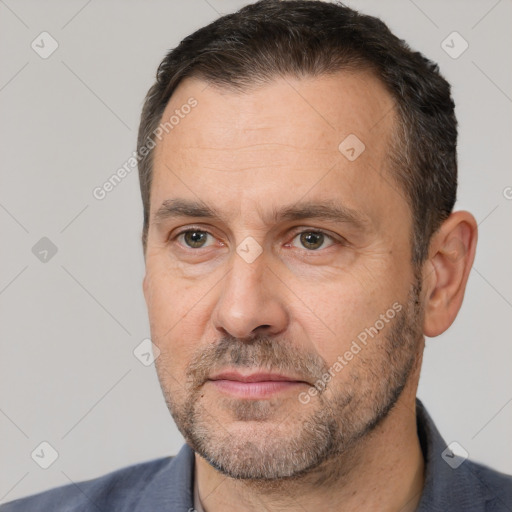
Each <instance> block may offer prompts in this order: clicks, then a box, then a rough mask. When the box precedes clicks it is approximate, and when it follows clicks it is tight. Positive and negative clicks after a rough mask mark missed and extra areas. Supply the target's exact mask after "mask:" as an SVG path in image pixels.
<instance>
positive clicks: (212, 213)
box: [153, 198, 371, 231]
mask: <svg viewBox="0 0 512 512" xmlns="http://www.w3.org/2000/svg"><path fill="white" fill-rule="evenodd" d="M181 217H191V218H192V217H195V218H205V219H211V220H216V221H221V222H222V221H223V220H224V219H223V217H222V215H221V214H220V213H219V212H218V211H217V210H215V208H213V207H211V206H208V205H207V204H205V203H203V202H201V201H195V200H189V199H181V198H176V199H166V200H165V201H164V202H163V203H162V205H161V206H160V207H159V208H158V210H157V211H156V212H155V213H154V215H153V222H155V224H160V223H162V222H164V221H166V220H169V219H173V218H181ZM262 217H263V218H264V220H265V221H266V223H267V224H271V223H278V222H283V221H294V220H304V219H318V220H326V221H332V222H340V223H346V224H352V225H353V226H354V227H356V228H358V229H360V230H362V231H363V230H366V228H368V226H369V225H370V224H371V221H370V219H369V218H368V217H367V216H366V215H364V214H363V213H362V212H360V211H358V210H354V209H352V208H349V207H347V206H345V205H343V204H341V203H339V202H337V201H333V200H328V201H324V202H321V203H320V202H314V201H300V202H297V203H294V204H291V205H287V206H283V207H281V208H279V209H273V210H272V211H271V213H270V215H268V216H264V215H262Z"/></svg>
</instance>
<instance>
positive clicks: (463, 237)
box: [423, 211, 478, 337]
mask: <svg viewBox="0 0 512 512" xmlns="http://www.w3.org/2000/svg"><path fill="white" fill-rule="evenodd" d="M477 238H478V227H477V223H476V220H475V218H474V217H473V215H471V213H469V212H466V211H460V212H454V213H452V214H451V215H450V216H449V217H448V218H447V219H446V220H445V221H444V222H443V224H442V225H441V227H440V228H439V230H438V231H437V232H436V233H435V234H434V235H433V237H432V240H431V242H430V249H429V256H428V261H427V262H426V263H425V265H424V268H423V280H424V289H425V296H424V304H425V318H424V324H423V332H424V334H425V335H426V336H429V337H434V336H439V334H441V333H443V332H444V331H446V329H448V327H450V325H451V324H452V323H453V321H454V320H455V317H456V316H457V313H458V312H459V309H460V307H461V305H462V300H463V298H464V292H465V290H466V284H467V281H468V277H469V272H470V271H471V266H472V265H473V260H474V259H475V251H476V243H477Z"/></svg>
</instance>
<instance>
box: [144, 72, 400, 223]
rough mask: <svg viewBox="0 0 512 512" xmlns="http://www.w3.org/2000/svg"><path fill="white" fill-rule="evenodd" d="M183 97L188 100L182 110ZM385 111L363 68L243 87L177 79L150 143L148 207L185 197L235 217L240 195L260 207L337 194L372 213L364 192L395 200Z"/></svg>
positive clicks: (390, 118)
mask: <svg viewBox="0 0 512 512" xmlns="http://www.w3.org/2000/svg"><path fill="white" fill-rule="evenodd" d="M191 100H193V101H195V102H197V103H196V106H194V108H193V109H190V108H188V107H185V108H184V106H185V105H188V104H190V103H191ZM394 112H395V110H394V103H393V100H392V98H391V96H390V94H389V93H388V92H387V90H386V89H385V87H384V85H383V84H382V83H381V82H380V80H378V79H377V78H376V77H375V76H374V75H373V74H372V73H371V72H369V71H350V72H349V71H342V72H339V73H336V74H332V75H328V76H320V77H308V78H302V79H297V78H292V77H282V78H276V79H275V80H274V81H272V82H271V83H268V84H265V85H263V86H259V87H257V88H254V89H252V90H249V91H245V92H234V91H232V90H228V89H223V88H220V87H216V86H213V85H211V84H210V85H208V84H207V83H205V82H204V81H201V80H198V79H186V80H184V81H183V82H182V83H181V84H180V85H179V87H178V88H177V89H176V91H175V92H174V94H173V96H172V98H171V100H170V101H169V104H168V105H167V107H166V109H165V112H164V114H163V116H162V119H161V122H162V123H165V122H166V121H168V120H169V119H171V117H172V116H174V122H173V123H172V124H173V126H172V129H170V130H169V132H168V133H167V134H165V135H164V136H163V138H162V140H161V141H160V142H159V143H158V144H157V147H156V148H155V150H154V167H153V173H154V174H153V186H152V191H151V208H152V210H155V209H157V208H158V207H159V206H160V204H161V203H162V202H163V201H165V200H166V199H168V198H169V197H170V196H171V197H172V196H173V195H180V196H183V195H187V196H189V197H193V196H196V197H195V199H197V198H199V199H200V200H203V201H205V202H209V201H210V202H211V200H214V201H215V202H216V205H217V206H219V205H222V204H223V203H224V204H225V206H226V208H229V207H232V211H233V213H235V212H236V213H238V214H240V212H241V210H243V208H242V204H241V199H242V198H244V200H245V201H246V202H247V201H249V203H252V204H253V205H254V204H258V206H259V207H260V209H261V207H263V205H264V203H265V202H268V203H269V205H270V203H273V206H272V207H275V204H276V203H279V202H281V201H282V202H287V203H289V202H290V201H293V200H298V199H300V197H302V196H304V195H305V194H307V195H308V196H309V197H308V198H309V199H313V198H315V196H316V198H317V199H318V198H319V197H320V198H321V197H322V196H325V195H326V194H330V196H331V197H330V199H333V198H334V197H333V196H337V195H338V192H339V193H340V194H341V195H342V196H344V200H345V202H346V203H349V204H350V203H352V205H353V206H354V207H356V206H357V205H358V203H359V207H363V205H364V203H366V207H365V208H366V209H367V210H368V213H370V214H371V213H372V212H371V211H370V210H372V208H373V209H374V210H376V211H374V212H373V214H374V215H379V214H382V211H380V212H379V211H377V210H378V208H376V207H377V203H375V202H373V203H372V204H368V203H369V201H368V197H369V196H371V195H376V194H379V193H381V194H382V193H384V194H385V195H386V194H387V195H388V196H389V197H388V199H389V198H391V199H393V200H394V201H396V198H395V197H392V196H393V195H396V194H397V187H396V184H395V183H393V182H392V179H391V178H390V177H389V176H387V177H386V178H384V179H383V176H384V171H386V172H387V169H386V167H387V155H388V151H389V148H390V135H391V133H392V130H393V126H394V122H395V119H394ZM178 118H179V120H178ZM347 150H348V153H347ZM361 151H362V152H361ZM354 153H355V156H356V158H355V159H353V156H354ZM358 155H359V156H358ZM331 171H333V172H331ZM387 189H390V190H387ZM283 194H286V196H287V197H286V198H284V197H283ZM399 196H400V198H401V195H400V194H399ZM285 199H286V201H285ZM388 202H389V201H388ZM384 206H385V205H384ZM363 209H364V208H363Z"/></svg>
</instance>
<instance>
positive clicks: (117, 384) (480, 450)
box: [0, 0, 512, 502]
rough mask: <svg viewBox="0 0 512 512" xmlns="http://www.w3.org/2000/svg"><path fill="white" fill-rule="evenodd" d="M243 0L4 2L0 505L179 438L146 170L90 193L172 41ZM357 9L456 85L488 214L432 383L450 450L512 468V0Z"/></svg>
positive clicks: (0, 0)
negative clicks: (448, 47)
mask: <svg viewBox="0 0 512 512" xmlns="http://www.w3.org/2000/svg"><path fill="white" fill-rule="evenodd" d="M245 3H246V2H243V1H222V0H209V1H206V0H194V1H187V2H172V1H165V2H164V1H151V2H142V1H141V0H139V1H123V2H121V1H103V2H101V1H99V0H92V1H86V0H80V1H78V0H77V1H66V2H64V1H47V2H38V1H27V0H18V1H15V0H0V63H1V75H0V130H1V141H2V145H1V166H2V185H1V188H0V224H1V234H2V235H1V236H2V249H1V252H0V254H1V256H2V260H1V265H0V312H1V322H0V329H1V332H0V340H1V344H2V345H1V357H0V376H1V387H0V433H1V442H0V446H1V453H0V460H1V461H2V463H1V470H0V502H5V501H10V500H12V499H14V498H17V497H19V496H24V495H26V494H29V493H33V492H36V491H40V490H43V489H46V488H49V487H52V486H57V485H61V484H67V483H69V482H70V481H74V482H76V481H79V480H83V479H88V478H93V477H96V476H99V475H101V474H104V473H106V472H108V471H111V470H114V469H116V468H119V467H122V466H125V465H128V464H131V463H135V462H138V461H143V460H148V459H151V458H155V457H159V456H164V455H168V454H174V453H176V452H177V451H178V450H179V448H180V446H181V444H182V438H181V436H180V434H179V433H178V431H177V429H176V427H175V426H174V423H173V421H172V419H171V417H170V414H169V413H168V411H167V409H166V406H165V404H164V401H163V398H162V395H161V391H160V387H159V385H158V381H157V378H156V374H155V370H154V366H152V365H151V366H147V367H146V366H144V365H143V364H142V363H141V362H140V361H139V360H138V359H137V358H136V357H134V355H133V350H134V348H135V347H136V346H137V345H138V344H139V343H140V342H141V340H143V339H144V338H147V337H149V326H148V321H147V315H146V310H145V303H144V299H143V295H142V290H141V281H142V277H143V256H142V250H141V245H140V242H139V239H140V232H141V222H142V206H141V201H140V196H139V190H138V179H137V175H136V173H135V172H132V173H131V174H130V175H128V176H127V177H126V179H125V180H124V181H123V182H122V183H121V184H120V185H118V186H117V187H116V189H115V190H114V191H112V192H111V193H110V194H108V195H107V197H106V198H105V199H104V200H103V201H98V200H96V199H95V198H94V197H93V195H92V190H93V188H94V187H97V186H101V184H102V183H103V182H104V181H105V180H107V179H108V178H109V176H111V174H112V173H114V172H115V171H116V170H117V169H118V168H119V167H120V166H121V165H122V164H123V163H124V162H126V160H127V159H128V158H129V157H130V156H131V154H132V151H134V149H135V140H136V131H137V125H138V120H139V115H140V109H141V106H142V101H143V98H144V95H145V93H146V91H147V89H148V88H149V86H150V85H151V83H152V81H153V77H154V73H155V71H156V67H157V65H158V63H159V62H160V60H161V58H162V57H163V55H164V53H165V52H166V51H167V50H168V49H169V48H171V47H173V46H175V45H177V44H178V42H179V41H180V40H181V39H182V38H183V37H184V36H186V35H187V34H189V33H190V32H192V31H193V30H195V29H197V28H199V27H201V26H203V25H204V24H206V23H208V22H210V21H212V20H214V19H215V18H216V17H218V15H219V13H227V12H230V11H233V10H235V9H237V8H239V7H241V6H242V5H244V4H245ZM349 5H350V6H353V7H355V8H359V9H360V10H362V11H363V12H367V13H369V14H373V15H377V16H379V17H381V18H382V19H383V20H384V21H386V22H387V23H388V24H389V26H390V28H391V29H392V30H393V31H395V33H396V34H397V35H399V36H400V37H401V38H404V39H406V40H407V41H408V42H409V43H410V44H411V45H412V46H413V47H414V48H416V49H418V50H420V51H422V52H424V53H425V54H426V55H427V56H428V57H429V58H431V59H433V60H435V61H436V62H438V63H439V65H440V68H441V71H442V72H443V74H444V75H445V76H446V78H447V79H448V80H449V81H450V82H451V83H452V84H453V92H454V97H455V101H456V104H457V115H458V119H459V123H460V140H459V143H460V144H459V150H460V152H459V161H460V188H459V201H458V203H457V208H458V209H462V208H464V209H469V210H470V211H472V212H473V214H474V215H475V217H476V219H477V221H478V222H479V225H480V240H479V246H478V251H477V257H476V262H475V266H474V269H473V270H472V272H471V275H470V278H469V284H468V289H467V295H466V299H465V302H464V305H463V307H462V310H461V312H460V314H459V316H458V318H457V320H456V321H455V324H454V325H453V326H452V328H451V329H450V330H449V331H448V332H447V333H445V334H444V335H442V336H440V337H438V338H435V339H429V340H427V348H426V353H425V361H424V369H423V375H422V378H421V382H420V391H419V396H420V397H421V398H422V399H423V401H424V403H425V404H426V406H427V408H428V409H429V411H430V412H431V414H432V415H433V417H434V419H435V420H436V422H437V424H438V427H439V428H440V430H441V432H442V434H443V435H444V437H445V439H446V441H447V442H448V443H450V442H451V441H457V442H458V443H459V444H460V445H461V446H463V447H464V448H465V449H466V450H467V451H468V452H469V454H470V457H471V458H473V459H475V460H478V461H482V462H484V463H486V464H489V465H492V466H494V467H496V468H498V469H500V470H502V471H506V472H509V473H512V443H511V437H510V434H509V433H510V432H511V431H512V428H511V427H512V403H511V402H512V372H511V370H510V363H511V361H512V344H511V343H510V341H511V339H510V319H511V318H512V315H511V313H512V272H511V270H510V262H511V261H512V243H511V238H510V233H511V232H512V231H511V229H510V228H511V224H512V222H511V221H512V216H511V211H512V200H510V199H507V198H506V197H505V196H506V195H508V197H509V198H510V197H511V196H512V189H510V188H509V189H507V187H511V186H512V176H511V173H510V163H511V156H510V145H511V141H512V116H511V110H512V99H511V97H512V72H511V67H510V56H511V55H510V54H511V49H512V31H511V30H510V20H511V15H512V3H511V2H510V1H507V0H501V1H496V0H481V1H471V2H469V1H451V2H446V1H428V2H427V1H426V0H415V1H414V2H413V1H412V0H411V1H409V0H403V1H402V0H401V1H398V0H397V1H388V2H377V1H373V2H370V1H359V0H357V1H351V2H349ZM43 31H47V32H49V33H50V34H51V35H52V37H53V38H55V40H57V41H58V44H59V47H58V49H57V50H56V51H55V53H53V54H52V55H51V56H50V57H49V58H47V59H42V58H41V57H40V56H39V55H38V54H37V53H35V51H34V50H33V49H32V48H31V42H32V41H33V40H34V39H36V38H37V36H38V35H39V34H40V33H41V32H43ZM453 31H457V32H459V33H460V34H461V35H462V37H463V38H464V39H465V40H467V42H468V43H469V48H468V49H467V50H466V51H465V52H464V53H463V54H462V55H461V56H460V57H459V58H457V59H453V58H451V57H450V56H449V55H447V53H445V51H444V50H443V48H442V47H441V43H442V41H443V40H445V38H446V37H447V36H448V35H449V34H450V33H452V32H453ZM36 41H37V39H36ZM457 44H459V43H457ZM459 48H460V47H459ZM507 191H508V193H507ZM42 237H48V238H49V239H50V240H51V241H52V242H53V244H55V246H56V247H57V253H56V254H55V255H54V256H53V257H51V258H50V257H49V256H48V261H47V262H42V261H40V260H39V259H38V258H37V257H36V256H35V255H34V254H33V252H32V247H33V246H34V245H35V244H36V243H37V242H38V241H39V240H40V239H41V238H42ZM42 441H47V442H49V443H50V444H51V445H52V446H53V447H54V448H55V449H56V450H57V452H58V454H59V456H58V459H57V460H56V461H55V463H54V464H53V465H51V466H50V467H49V468H48V469H46V470H44V469H42V468H41V467H39V466H38V465H37V464H36V462H34V460H33V459H32V458H31V453H32V451H33V450H34V449H35V448H36V447H37V446H38V445H39V444H40V443H41V442H42Z"/></svg>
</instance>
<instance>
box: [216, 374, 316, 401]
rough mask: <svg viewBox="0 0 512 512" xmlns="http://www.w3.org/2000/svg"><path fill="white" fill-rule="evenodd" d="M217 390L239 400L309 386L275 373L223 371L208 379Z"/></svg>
mask: <svg viewBox="0 0 512 512" xmlns="http://www.w3.org/2000/svg"><path fill="white" fill-rule="evenodd" d="M209 382H211V383H212V384H213V385H214V386H215V387H216V389H217V390H219V391H221V392H224V393H227V394H229V395H232V396H233V395H234V396H237V397H239V398H253V399H258V398H259V399H261V398H267V397H269V396H271V395H274V394H276V393H279V392H284V391H289V390H291V389H295V388H296V387H297V386H300V385H304V384H306V385H309V384H308V383H307V382H305V381H303V380H300V378H296V377H292V376H287V375H281V374H277V373H263V372H256V373H251V374H248V375H242V374H241V373H238V372H235V371H225V372H222V373H219V374H217V375H214V376H212V377H210V378H209Z"/></svg>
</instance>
